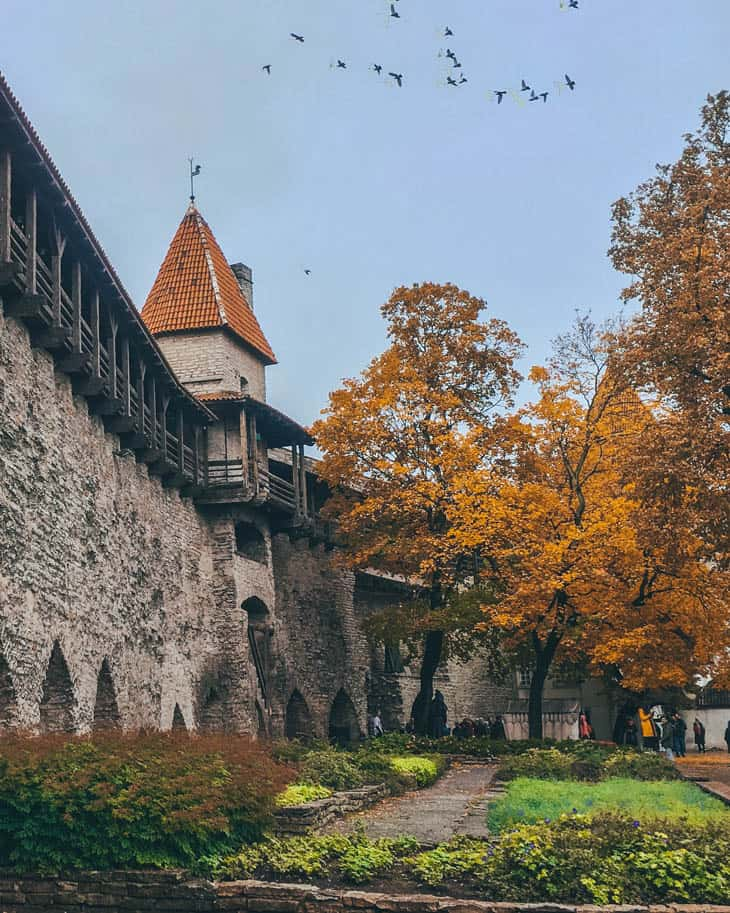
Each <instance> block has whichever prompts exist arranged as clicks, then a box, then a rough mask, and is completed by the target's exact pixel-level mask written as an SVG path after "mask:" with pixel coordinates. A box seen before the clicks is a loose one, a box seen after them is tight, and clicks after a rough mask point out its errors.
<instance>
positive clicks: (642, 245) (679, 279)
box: [609, 92, 730, 560]
mask: <svg viewBox="0 0 730 913" xmlns="http://www.w3.org/2000/svg"><path fill="white" fill-rule="evenodd" d="M729 126H730V94H728V92H720V93H719V94H718V95H715V96H708V99H707V103H706V105H705V106H704V107H703V108H702V118H701V125H700V128H699V130H698V131H697V132H696V133H693V134H688V135H687V136H686V137H685V145H684V150H683V152H682V154H681V156H680V158H679V159H678V161H677V162H675V163H674V164H671V165H661V166H657V169H656V174H655V175H654V176H653V177H652V178H650V179H649V180H647V181H646V182H644V183H642V184H641V185H640V186H639V187H638V188H637V189H636V191H635V192H634V193H632V194H631V195H630V196H628V197H625V198H622V199H620V200H618V201H617V202H616V203H615V204H614V207H613V234H612V244H611V248H610V251H609V254H610V256H611V258H612V260H613V264H614V266H615V267H616V269H618V270H619V271H621V272H623V273H626V274H628V275H630V276H631V281H630V284H629V285H628V286H627V287H626V288H625V289H624V291H623V293H622V294H623V298H624V299H625V300H626V301H635V302H637V303H638V305H639V306H640V310H639V312H638V314H637V315H636V317H635V318H634V319H633V320H632V321H630V322H629V324H628V325H627V327H626V331H625V332H624V333H623V335H622V339H621V346H620V349H619V350H618V352H617V354H618V355H619V357H620V358H621V359H622V360H623V363H624V366H625V367H628V368H630V370H631V371H632V372H633V378H634V383H635V384H636V385H637V386H639V387H641V388H643V389H645V390H648V391H650V393H651V394H652V396H653V397H654V398H655V399H657V400H658V401H659V403H660V404H661V405H662V406H663V410H662V414H661V420H660V421H657V422H656V423H655V424H654V425H653V426H652V428H651V429H650V430H649V432H648V437H647V439H646V440H645V441H644V442H643V444H644V448H643V452H644V454H649V453H650V454H651V459H650V461H647V462H646V463H645V466H644V483H643V486H642V492H641V496H642V498H643V499H644V501H645V502H646V503H647V504H649V505H655V506H656V505H661V503H662V501H663V500H664V499H665V498H666V497H672V496H675V495H676V493H677V492H678V491H679V490H680V489H681V491H682V492H683V495H684V496H685V497H692V498H694V501H695V505H696V509H697V510H698V511H701V512H703V513H704V515H705V538H706V540H707V542H708V544H709V545H710V546H711V548H712V550H713V552H714V560H720V559H721V556H722V555H723V554H724V556H725V557H726V558H727V556H728V553H729V552H730V549H728V542H729V541H730V540H729V536H730V135H729V134H728V128H729ZM657 414H658V413H657Z"/></svg>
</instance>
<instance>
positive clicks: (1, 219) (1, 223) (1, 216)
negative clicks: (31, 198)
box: [0, 149, 13, 263]
mask: <svg viewBox="0 0 730 913" xmlns="http://www.w3.org/2000/svg"><path fill="white" fill-rule="evenodd" d="M12 174H13V160H12V156H11V154H10V150H9V149H0V263H10V250H11V248H10V218H11V215H10V201H11V196H10V194H11V189H12Z"/></svg>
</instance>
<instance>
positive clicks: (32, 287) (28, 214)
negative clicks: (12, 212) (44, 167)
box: [25, 187, 38, 295]
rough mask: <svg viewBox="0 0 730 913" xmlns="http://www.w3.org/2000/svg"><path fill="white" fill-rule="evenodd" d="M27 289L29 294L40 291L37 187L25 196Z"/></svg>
mask: <svg viewBox="0 0 730 913" xmlns="http://www.w3.org/2000/svg"><path fill="white" fill-rule="evenodd" d="M25 239H26V242H27V243H26V246H25V290H26V292H27V293H28V294H29V295H35V294H37V293H38V286H37V283H36V277H37V275H38V196H37V194H36V191H35V187H33V188H31V190H30V191H29V192H28V195H27V197H26V198H25Z"/></svg>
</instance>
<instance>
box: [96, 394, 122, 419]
mask: <svg viewBox="0 0 730 913" xmlns="http://www.w3.org/2000/svg"><path fill="white" fill-rule="evenodd" d="M121 411H122V401H121V400H120V399H118V398H117V397H116V396H97V397H96V398H94V399H92V400H90V401H89V412H94V413H96V415H119V413H120V412H121Z"/></svg>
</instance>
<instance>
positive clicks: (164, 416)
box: [160, 393, 170, 460]
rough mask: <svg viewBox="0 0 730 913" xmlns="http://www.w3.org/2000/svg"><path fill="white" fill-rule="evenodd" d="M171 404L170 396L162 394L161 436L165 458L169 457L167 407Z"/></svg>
mask: <svg viewBox="0 0 730 913" xmlns="http://www.w3.org/2000/svg"><path fill="white" fill-rule="evenodd" d="M169 405H170V397H169V396H167V394H165V393H163V395H162V412H161V414H160V436H161V438H162V453H163V459H165V460H166V459H167V407H168V406H169Z"/></svg>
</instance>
